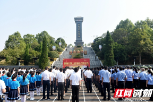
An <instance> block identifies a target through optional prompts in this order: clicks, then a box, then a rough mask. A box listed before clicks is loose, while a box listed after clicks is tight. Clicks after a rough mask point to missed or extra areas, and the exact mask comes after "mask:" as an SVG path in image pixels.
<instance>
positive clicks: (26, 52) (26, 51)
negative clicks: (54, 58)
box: [24, 44, 30, 65]
mask: <svg viewBox="0 0 153 102" xmlns="http://www.w3.org/2000/svg"><path fill="white" fill-rule="evenodd" d="M29 61H30V56H29V45H28V44H27V46H26V50H25V55H24V65H28V64H29Z"/></svg>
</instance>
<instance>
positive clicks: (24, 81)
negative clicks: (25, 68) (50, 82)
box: [20, 73, 29, 102]
mask: <svg viewBox="0 0 153 102" xmlns="http://www.w3.org/2000/svg"><path fill="white" fill-rule="evenodd" d="M26 77H27V74H26V73H24V74H23V78H22V80H20V84H21V88H20V95H21V102H26V95H27V94H28V92H29V80H28V79H27V78H26Z"/></svg>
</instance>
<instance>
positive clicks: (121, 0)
mask: <svg viewBox="0 0 153 102" xmlns="http://www.w3.org/2000/svg"><path fill="white" fill-rule="evenodd" d="M152 5H153V0H24V1H23V0H0V15H1V17H0V35H1V40H0V51H1V50H3V48H4V46H5V41H6V40H7V39H8V37H9V35H11V34H13V33H14V32H16V31H19V32H20V33H21V35H22V37H23V35H25V34H28V33H29V34H34V35H36V34H38V33H40V32H42V31H43V30H45V31H47V32H48V33H49V34H50V35H51V36H53V37H54V38H56V39H57V38H58V37H64V39H65V40H66V43H67V44H74V42H75V40H76V38H75V37H76V25H75V21H74V17H77V16H82V17H84V21H83V28H82V34H83V41H84V42H85V43H89V42H92V41H93V39H94V38H95V37H96V36H100V35H102V34H103V33H105V32H107V30H109V31H110V32H111V31H113V30H114V29H115V28H116V26H117V24H119V22H120V21H121V20H125V19H127V18H128V19H130V20H131V21H132V22H133V23H135V22H136V21H138V20H145V19H146V18H147V17H149V18H150V19H152V18H153V6H152Z"/></svg>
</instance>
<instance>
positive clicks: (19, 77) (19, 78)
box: [16, 71, 22, 83]
mask: <svg viewBox="0 0 153 102" xmlns="http://www.w3.org/2000/svg"><path fill="white" fill-rule="evenodd" d="M16 80H17V81H18V82H19V83H20V81H21V80H22V76H21V71H20V72H18V76H17V79H16Z"/></svg>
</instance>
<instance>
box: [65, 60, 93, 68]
mask: <svg viewBox="0 0 153 102" xmlns="http://www.w3.org/2000/svg"><path fill="white" fill-rule="evenodd" d="M66 66H68V67H78V66H80V67H86V66H88V67H90V59H89V58H82V59H63V68H65V67H66Z"/></svg>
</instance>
